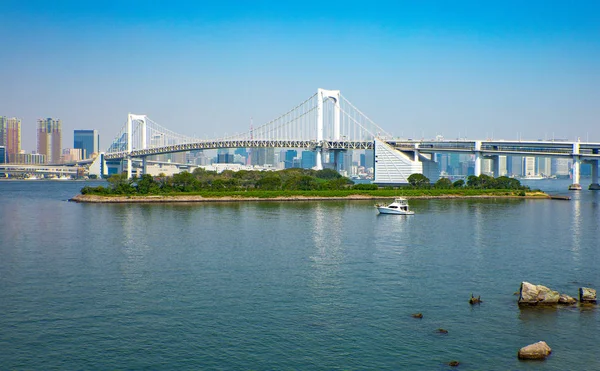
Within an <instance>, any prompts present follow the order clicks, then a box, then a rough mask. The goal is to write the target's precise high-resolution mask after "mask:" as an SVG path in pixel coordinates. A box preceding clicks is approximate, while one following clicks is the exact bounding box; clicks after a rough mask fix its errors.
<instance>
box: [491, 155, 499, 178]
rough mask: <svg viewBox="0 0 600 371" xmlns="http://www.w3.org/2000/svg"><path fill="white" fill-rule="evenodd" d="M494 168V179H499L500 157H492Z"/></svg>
mask: <svg viewBox="0 0 600 371" xmlns="http://www.w3.org/2000/svg"><path fill="white" fill-rule="evenodd" d="M492 166H493V167H492V171H493V172H494V178H498V177H499V176H500V156H492Z"/></svg>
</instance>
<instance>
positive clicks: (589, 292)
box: [579, 287, 596, 304]
mask: <svg viewBox="0 0 600 371" xmlns="http://www.w3.org/2000/svg"><path fill="white" fill-rule="evenodd" d="M579 301H580V302H582V303H592V304H596V290H594V289H591V288H589V287H580V288H579Z"/></svg>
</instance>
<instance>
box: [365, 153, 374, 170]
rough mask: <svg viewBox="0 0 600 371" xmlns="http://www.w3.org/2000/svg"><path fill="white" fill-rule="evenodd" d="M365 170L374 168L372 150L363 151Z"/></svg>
mask: <svg viewBox="0 0 600 371" xmlns="http://www.w3.org/2000/svg"><path fill="white" fill-rule="evenodd" d="M364 166H365V168H366V169H369V168H374V167H375V151H373V150H372V149H366V150H365V165H364Z"/></svg>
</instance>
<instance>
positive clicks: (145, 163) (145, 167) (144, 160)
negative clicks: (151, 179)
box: [142, 156, 148, 175]
mask: <svg viewBox="0 0 600 371" xmlns="http://www.w3.org/2000/svg"><path fill="white" fill-rule="evenodd" d="M146 174H148V160H147V157H146V156H144V157H142V175H146Z"/></svg>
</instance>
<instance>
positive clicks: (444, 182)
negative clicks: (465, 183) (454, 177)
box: [434, 178, 452, 189]
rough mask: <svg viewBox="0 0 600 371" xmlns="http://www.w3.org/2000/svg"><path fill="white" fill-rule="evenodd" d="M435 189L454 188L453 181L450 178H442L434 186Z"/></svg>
mask: <svg viewBox="0 0 600 371" xmlns="http://www.w3.org/2000/svg"><path fill="white" fill-rule="evenodd" d="M434 187H435V188H439V189H449V188H452V181H451V180H450V179H448V178H440V179H438V181H437V182H435V185H434Z"/></svg>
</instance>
